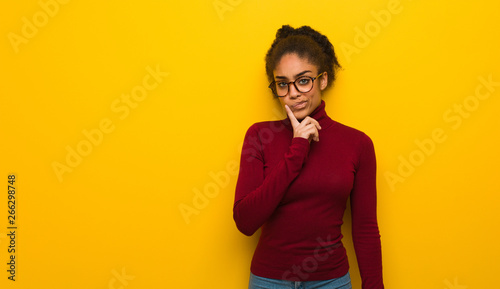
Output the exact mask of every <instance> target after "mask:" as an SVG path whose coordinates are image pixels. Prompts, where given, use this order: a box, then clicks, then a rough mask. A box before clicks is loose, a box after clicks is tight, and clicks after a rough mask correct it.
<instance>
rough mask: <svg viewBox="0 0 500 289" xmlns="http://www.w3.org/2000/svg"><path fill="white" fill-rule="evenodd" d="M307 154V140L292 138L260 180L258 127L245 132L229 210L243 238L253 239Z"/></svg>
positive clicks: (299, 168) (261, 147) (261, 169)
mask: <svg viewBox="0 0 500 289" xmlns="http://www.w3.org/2000/svg"><path fill="white" fill-rule="evenodd" d="M266 145H267V146H269V145H272V143H270V144H266ZM308 152H309V141H308V140H307V139H305V138H301V137H295V138H292V139H291V140H290V146H289V148H288V151H287V152H286V153H285V154H284V156H283V159H282V160H281V161H280V162H279V163H278V164H277V165H276V167H274V168H273V169H272V170H271V171H270V172H269V174H268V175H267V177H265V178H264V159H263V146H262V142H260V137H259V131H258V125H257V124H254V125H253V126H251V127H250V128H249V129H248V131H247V133H246V135H245V141H244V143H243V149H242V154H241V161H240V172H239V175H238V182H237V184H236V194H235V199H234V207H233V218H234V221H235V222H236V226H237V227H238V229H239V230H240V231H241V232H242V233H243V234H245V235H247V236H251V235H253V234H254V233H255V232H256V231H257V230H258V229H259V228H260V227H261V226H262V225H263V224H264V223H265V221H266V220H267V219H268V218H269V217H270V216H271V214H272V213H273V212H274V211H275V210H276V208H277V207H278V205H279V203H280V202H281V200H282V198H283V196H284V195H285V193H286V191H287V189H288V186H289V185H290V183H291V182H292V181H293V180H294V179H295V178H296V177H297V176H298V175H299V173H300V170H301V169H302V166H303V164H304V162H305V160H306V157H307V154H308Z"/></svg>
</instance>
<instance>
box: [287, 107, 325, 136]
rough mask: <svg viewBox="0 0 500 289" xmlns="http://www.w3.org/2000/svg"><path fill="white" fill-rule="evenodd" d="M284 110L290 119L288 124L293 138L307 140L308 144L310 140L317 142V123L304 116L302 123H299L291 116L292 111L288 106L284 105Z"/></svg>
mask: <svg viewBox="0 0 500 289" xmlns="http://www.w3.org/2000/svg"><path fill="white" fill-rule="evenodd" d="M285 110H286V113H287V114H288V118H289V119H290V123H291V124H292V127H293V137H301V138H305V139H307V140H308V141H309V142H311V140H314V141H319V132H318V130H320V129H321V126H320V125H319V123H318V121H316V120H315V119H314V118H312V117H309V116H306V117H305V118H304V119H303V120H302V122H299V121H298V120H297V118H296V117H295V115H293V112H292V110H291V109H290V107H288V105H286V104H285Z"/></svg>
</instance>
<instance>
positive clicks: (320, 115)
mask: <svg viewBox="0 0 500 289" xmlns="http://www.w3.org/2000/svg"><path fill="white" fill-rule="evenodd" d="M325 106H326V104H325V101H324V100H321V103H320V104H319V105H318V107H317V108H316V109H315V110H313V112H311V114H310V115H309V116H310V117H312V118H314V119H315V120H317V121H318V123H319V125H320V126H321V129H326V128H328V127H330V126H331V125H332V124H334V123H335V121H334V120H332V119H331V118H330V117H329V116H328V115H327V114H326V111H325ZM282 122H283V124H284V125H285V126H286V127H287V128H288V129H291V130H293V129H292V124H291V123H290V119H289V118H288V117H287V118H285V119H284V120H282Z"/></svg>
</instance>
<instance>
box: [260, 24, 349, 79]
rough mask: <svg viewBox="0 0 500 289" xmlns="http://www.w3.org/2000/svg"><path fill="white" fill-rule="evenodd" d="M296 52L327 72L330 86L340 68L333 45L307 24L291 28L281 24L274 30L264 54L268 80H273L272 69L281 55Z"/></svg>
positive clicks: (320, 69)
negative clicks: (269, 44) (269, 45)
mask: <svg viewBox="0 0 500 289" xmlns="http://www.w3.org/2000/svg"><path fill="white" fill-rule="evenodd" d="M288 53H296V54H297V55H298V56H299V57H301V58H302V57H305V58H307V59H308V60H309V62H311V63H312V64H314V65H316V66H317V67H318V68H319V71H320V72H321V71H326V72H327V74H328V85H327V87H330V86H331V84H332V83H333V81H334V80H335V76H336V75H335V74H336V72H337V70H338V69H340V68H341V66H340V64H339V62H338V60H337V56H336V55H335V50H334V49H333V45H332V44H331V43H330V41H329V40H328V38H327V37H326V36H325V35H323V34H321V33H319V32H318V31H316V30H314V29H312V28H311V27H309V26H302V27H299V28H293V27H291V26H290V25H283V26H282V27H281V28H280V29H278V31H277V32H276V38H275V39H274V42H273V44H272V45H271V48H269V50H268V51H267V54H266V73H267V77H268V79H269V82H272V81H273V80H274V75H273V70H274V68H276V65H277V64H278V62H279V61H280V60H281V57H283V55H285V54H288Z"/></svg>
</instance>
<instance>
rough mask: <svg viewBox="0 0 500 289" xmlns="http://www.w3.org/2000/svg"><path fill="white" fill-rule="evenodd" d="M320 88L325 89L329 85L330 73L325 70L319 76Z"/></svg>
mask: <svg viewBox="0 0 500 289" xmlns="http://www.w3.org/2000/svg"><path fill="white" fill-rule="evenodd" d="M319 81H320V82H319V88H320V89H321V90H325V88H326V86H327V85H328V73H327V72H326V71H325V72H323V74H322V75H321V77H320V78H319Z"/></svg>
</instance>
